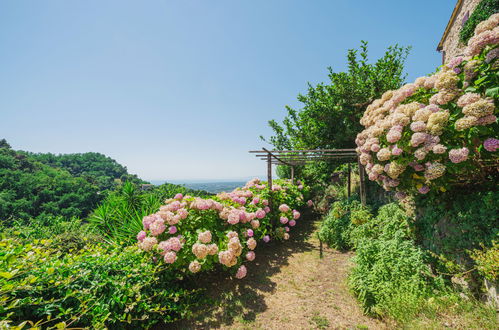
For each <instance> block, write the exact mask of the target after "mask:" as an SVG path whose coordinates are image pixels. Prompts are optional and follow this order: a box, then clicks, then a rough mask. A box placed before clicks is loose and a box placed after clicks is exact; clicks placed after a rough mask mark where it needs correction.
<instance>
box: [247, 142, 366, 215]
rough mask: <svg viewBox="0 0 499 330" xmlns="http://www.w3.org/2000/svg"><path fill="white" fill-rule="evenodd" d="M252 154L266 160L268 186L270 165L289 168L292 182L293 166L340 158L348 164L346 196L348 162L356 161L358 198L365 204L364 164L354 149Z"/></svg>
mask: <svg viewBox="0 0 499 330" xmlns="http://www.w3.org/2000/svg"><path fill="white" fill-rule="evenodd" d="M249 152H250V153H252V154H256V155H255V156H256V157H257V158H259V159H261V160H263V161H266V162H267V177H268V184H269V187H272V165H285V166H289V167H290V169H291V181H292V182H294V175H295V166H300V165H307V164H311V163H316V162H318V161H331V160H342V161H343V162H344V163H347V164H348V197H350V195H351V169H350V164H351V163H354V162H357V163H358V165H359V176H360V200H361V203H362V204H363V205H365V204H366V188H365V177H364V173H365V170H364V166H362V164H361V163H360V160H359V156H358V155H357V152H356V151H355V149H314V150H267V149H265V148H262V150H251V151H249Z"/></svg>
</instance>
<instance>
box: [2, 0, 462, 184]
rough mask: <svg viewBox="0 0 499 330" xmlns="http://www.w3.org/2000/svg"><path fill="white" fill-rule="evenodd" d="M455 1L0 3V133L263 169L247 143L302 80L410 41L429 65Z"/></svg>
mask: <svg viewBox="0 0 499 330" xmlns="http://www.w3.org/2000/svg"><path fill="white" fill-rule="evenodd" d="M454 5H455V1H454V0H440V1H434V0H419V1H401V0H391V1H388V0H384V1H372V0H323V1H318V0H310V1H304V0H302V1H298V0H296V1H294V0H286V1H274V0H253V1H242V0H226V1H225V0H224V1H219V0H210V1H208V0H198V1H194V0H182V1H180V0H179V1H166V0H158V1H128V0H119V1H96V0H90V1H88V0H87V1H77V0H74V1H67V0H58V1H54V0H44V1H39V0H31V1H27V0H26V1H23V0H2V1H1V2H0V45H1V48H0V138H6V139H7V141H8V142H9V143H10V144H11V145H12V146H13V148H15V149H22V150H29V151H34V152H52V153H72V152H86V151H96V152H101V153H104V154H106V155H108V156H111V157H112V158H114V159H116V160H117V161H119V162H120V163H122V164H124V165H126V166H127V167H128V169H129V171H130V172H131V173H136V174H138V175H139V176H140V177H142V178H144V179H149V180H155V179H177V180H182V179H191V180H196V179H236V178H243V177H249V176H255V175H260V176H261V175H262V174H263V173H265V167H264V163H263V162H260V161H258V160H256V159H254V157H253V156H251V155H249V154H248V153H247V151H248V150H250V149H255V148H260V147H262V146H265V144H264V143H262V142H261V141H260V139H259V135H261V134H262V135H264V136H269V135H270V134H271V130H270V129H269V128H268V126H267V121H268V120H269V119H273V118H274V119H282V118H283V116H284V115H285V110H284V106H285V105H291V106H293V107H296V106H298V105H299V104H298V102H297V101H296V96H297V94H298V93H300V92H305V91H306V86H307V82H311V83H317V82H321V81H326V80H327V70H326V68H327V67H328V66H332V67H333V69H334V70H335V71H342V70H344V69H345V64H346V60H345V55H346V51H347V49H349V48H355V47H358V45H359V44H360V40H367V41H368V42H369V49H370V57H371V59H376V58H377V57H379V56H381V55H382V54H383V53H384V51H385V49H386V47H388V46H389V45H393V44H395V43H398V44H400V45H412V47H413V48H412V51H411V54H410V56H409V58H408V60H407V64H406V71H407V73H408V80H409V81H412V80H413V79H415V78H416V77H418V76H421V75H424V74H426V73H429V72H432V71H433V70H434V69H435V67H436V66H438V65H439V64H440V62H441V55H440V54H439V53H437V52H436V51H435V48H436V46H437V43H438V41H439V40H440V37H441V35H442V33H443V30H444V28H445V25H446V24H447V21H448V19H449V17H450V14H451V12H452V9H453V7H454Z"/></svg>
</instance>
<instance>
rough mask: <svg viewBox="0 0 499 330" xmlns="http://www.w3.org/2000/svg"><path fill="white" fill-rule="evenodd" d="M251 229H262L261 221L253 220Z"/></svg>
mask: <svg viewBox="0 0 499 330" xmlns="http://www.w3.org/2000/svg"><path fill="white" fill-rule="evenodd" d="M251 227H253V229H256V228H258V227H260V221H258V220H251Z"/></svg>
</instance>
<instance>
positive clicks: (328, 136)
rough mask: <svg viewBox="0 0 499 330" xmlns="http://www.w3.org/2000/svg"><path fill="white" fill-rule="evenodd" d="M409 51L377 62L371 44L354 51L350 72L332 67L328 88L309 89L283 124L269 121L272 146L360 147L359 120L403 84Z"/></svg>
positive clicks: (392, 52)
mask: <svg viewBox="0 0 499 330" xmlns="http://www.w3.org/2000/svg"><path fill="white" fill-rule="evenodd" d="M409 50H410V47H400V46H398V45H395V46H392V47H389V48H388V49H387V51H386V52H385V54H384V56H383V57H381V58H380V59H378V60H377V61H376V62H375V63H368V51H367V42H365V41H362V42H361V45H360V50H355V49H350V50H348V54H347V59H348V71H347V72H339V73H335V72H333V70H332V68H331V67H329V68H328V70H329V80H330V81H329V83H328V84H324V83H320V84H317V85H316V86H312V85H311V84H308V91H307V94H305V95H302V94H300V95H298V100H299V101H300V102H301V103H302V104H303V107H302V108H301V109H300V110H295V109H293V108H291V107H289V106H287V107H286V111H287V116H286V117H285V118H284V120H283V123H282V124H279V123H278V122H276V121H275V120H270V121H269V125H270V127H271V128H272V129H273V131H274V133H275V135H274V136H272V137H270V139H269V140H268V142H269V143H271V144H272V145H274V147H275V148H276V149H281V150H282V149H332V148H354V147H355V142H354V140H355V136H356V134H357V133H358V132H360V131H361V130H362V127H361V125H360V123H359V120H360V118H361V116H362V114H363V113H364V111H365V109H366V107H367V105H368V104H369V103H371V102H372V101H373V100H374V99H376V98H379V97H380V96H381V95H382V94H383V93H384V92H386V91H387V90H391V89H397V88H399V87H400V86H401V85H402V83H403V81H404V79H405V75H404V74H403V69H404V62H405V59H406V57H407V55H408V53H409ZM261 138H262V139H263V140H265V138H263V137H261ZM265 141H266V140H265Z"/></svg>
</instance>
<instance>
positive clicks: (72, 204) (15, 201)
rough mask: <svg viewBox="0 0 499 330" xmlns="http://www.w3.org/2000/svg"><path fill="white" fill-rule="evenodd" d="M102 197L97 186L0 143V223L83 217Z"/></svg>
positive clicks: (4, 143)
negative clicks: (35, 218)
mask: <svg viewBox="0 0 499 330" xmlns="http://www.w3.org/2000/svg"><path fill="white" fill-rule="evenodd" d="M102 197H103V196H102V195H100V194H99V187H98V186H97V185H95V184H92V183H91V182H89V181H87V180H85V179H84V178H82V177H77V176H73V175H72V174H71V173H69V172H68V171H67V170H65V169H62V168H53V167H51V166H48V165H46V164H43V163H41V162H39V161H37V160H36V159H35V158H33V157H31V156H30V155H29V154H27V153H24V152H18V151H15V150H12V148H11V147H10V145H9V144H8V143H7V141H5V140H0V221H8V222H9V221H10V220H13V219H29V218H31V217H37V216H40V215H42V216H50V215H52V216H59V215H60V216H65V217H73V216H75V217H81V216H84V215H86V214H88V213H89V212H90V211H91V210H92V209H93V208H94V207H95V206H96V205H97V203H98V202H99V201H100V200H101V199H102Z"/></svg>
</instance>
